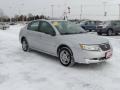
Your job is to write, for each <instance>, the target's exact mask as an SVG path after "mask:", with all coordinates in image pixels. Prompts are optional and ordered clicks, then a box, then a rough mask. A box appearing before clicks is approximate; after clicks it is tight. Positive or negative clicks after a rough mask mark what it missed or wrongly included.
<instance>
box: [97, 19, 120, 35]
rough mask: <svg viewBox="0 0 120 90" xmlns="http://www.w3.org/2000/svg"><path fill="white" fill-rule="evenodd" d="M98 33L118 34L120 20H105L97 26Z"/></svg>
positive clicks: (119, 31)
mask: <svg viewBox="0 0 120 90" xmlns="http://www.w3.org/2000/svg"><path fill="white" fill-rule="evenodd" d="M97 33H98V35H102V34H107V35H108V36H111V35H113V34H115V35H118V34H119V33H120V20H111V21H104V22H103V23H101V24H100V25H99V26H97Z"/></svg>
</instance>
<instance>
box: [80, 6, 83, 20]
mask: <svg viewBox="0 0 120 90" xmlns="http://www.w3.org/2000/svg"><path fill="white" fill-rule="evenodd" d="M82 13H83V5H82V4H81V11H80V20H81V19H82Z"/></svg>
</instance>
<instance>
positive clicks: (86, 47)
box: [80, 44, 100, 51]
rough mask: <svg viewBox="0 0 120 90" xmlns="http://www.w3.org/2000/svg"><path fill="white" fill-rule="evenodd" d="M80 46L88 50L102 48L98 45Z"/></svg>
mask: <svg viewBox="0 0 120 90" xmlns="http://www.w3.org/2000/svg"><path fill="white" fill-rule="evenodd" d="M80 47H81V48H82V49H83V50H88V51H99V50H100V48H99V46H98V45H85V44H80Z"/></svg>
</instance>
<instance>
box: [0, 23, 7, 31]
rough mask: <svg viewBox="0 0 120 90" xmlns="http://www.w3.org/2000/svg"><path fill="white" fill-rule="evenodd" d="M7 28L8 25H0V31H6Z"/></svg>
mask: <svg viewBox="0 0 120 90" xmlns="http://www.w3.org/2000/svg"><path fill="white" fill-rule="evenodd" d="M7 28H9V25H8V24H5V23H0V29H2V30H6V29H7Z"/></svg>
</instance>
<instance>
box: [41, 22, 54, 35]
mask: <svg viewBox="0 0 120 90" xmlns="http://www.w3.org/2000/svg"><path fill="white" fill-rule="evenodd" d="M40 32H43V33H45V34H50V35H53V34H55V31H54V30H53V28H52V26H51V25H50V24H49V23H47V22H40Z"/></svg>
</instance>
